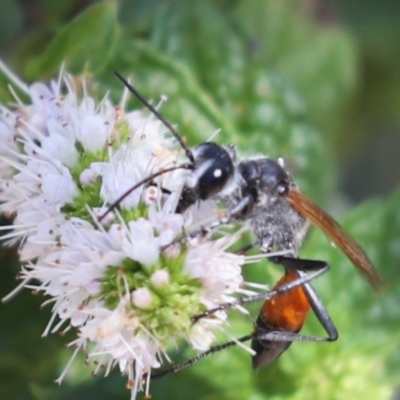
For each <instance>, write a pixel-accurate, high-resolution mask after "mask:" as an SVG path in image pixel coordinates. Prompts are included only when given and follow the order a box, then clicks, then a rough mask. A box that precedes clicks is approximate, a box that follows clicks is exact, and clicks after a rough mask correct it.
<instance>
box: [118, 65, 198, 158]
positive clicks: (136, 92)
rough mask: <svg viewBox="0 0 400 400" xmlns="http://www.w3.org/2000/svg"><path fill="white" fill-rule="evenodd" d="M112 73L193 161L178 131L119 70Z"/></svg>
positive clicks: (191, 154) (190, 152)
mask: <svg viewBox="0 0 400 400" xmlns="http://www.w3.org/2000/svg"><path fill="white" fill-rule="evenodd" d="M114 74H115V75H116V76H117V77H118V78H119V79H120V80H121V82H122V83H123V84H124V85H125V87H126V88H127V89H128V90H129V91H130V92H131V93H132V94H133V95H134V96H135V97H136V98H137V99H138V100H139V101H140V102H141V103H142V104H143V105H145V106H146V107H147V108H148V109H149V110H150V111H151V112H152V113H153V114H154V115H155V116H156V117H157V118H158V119H159V120H160V121H161V122H162V123H163V124H164V125H165V126H166V127H167V128H168V129H169V131H170V132H171V133H172V134H173V135H174V137H175V139H176V140H177V141H178V142H179V144H180V145H181V147H182V148H183V150H185V153H186V156H187V158H188V159H189V160H190V162H192V163H194V157H193V153H192V151H191V150H190V149H189V147H187V146H186V143H185V142H184V141H183V139H182V136H181V135H180V133H179V132H178V131H177V130H176V129H175V128H174V127H173V126H172V125H171V124H170V123H169V122H168V121H167V119H166V118H164V117H163V116H162V115H161V113H160V112H159V111H157V110H156V109H155V108H154V107H153V106H152V105H151V104H150V103H149V102H148V101H147V100H146V99H145V98H144V97H143V96H142V95H141V94H140V93H139V92H138V91H137V90H136V89H135V88H134V87H133V86H132V85H131V84H130V83H129V82H128V81H127V80H126V79H125V78H124V77H123V76H122V75H121V74H120V73H119V72H117V71H114Z"/></svg>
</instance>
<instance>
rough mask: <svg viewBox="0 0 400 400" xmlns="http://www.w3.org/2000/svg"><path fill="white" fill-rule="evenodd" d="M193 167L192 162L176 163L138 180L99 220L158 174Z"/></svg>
mask: <svg viewBox="0 0 400 400" xmlns="http://www.w3.org/2000/svg"><path fill="white" fill-rule="evenodd" d="M192 168H193V166H192V165H191V164H182V165H175V166H174V167H170V168H164V169H161V170H160V171H157V172H155V173H154V174H151V175H150V176H148V177H147V178H145V179H142V180H141V181H140V182H138V183H137V184H136V185H134V186H132V187H131V188H130V189H128V190H127V191H126V192H125V193H124V194H122V195H121V196H120V197H118V199H117V200H115V201H114V203H112V204H111V205H110V206H109V207H108V209H107V211H106V212H105V213H104V214H103V215H101V216H100V217H99V218H98V220H99V222H101V221H102V220H103V219H104V218H105V217H106V216H107V215H108V214H109V213H110V212H111V211H112V210H114V209H115V208H116V207H118V205H119V204H121V202H122V201H123V200H124V199H126V198H127V197H128V196H129V195H130V194H131V193H132V192H133V191H134V190H136V189H137V188H139V187H140V186H142V185H144V184H146V183H148V182H151V181H152V180H153V179H154V178H157V176H160V175H163V174H166V173H167V172H171V171H175V170H177V169H192Z"/></svg>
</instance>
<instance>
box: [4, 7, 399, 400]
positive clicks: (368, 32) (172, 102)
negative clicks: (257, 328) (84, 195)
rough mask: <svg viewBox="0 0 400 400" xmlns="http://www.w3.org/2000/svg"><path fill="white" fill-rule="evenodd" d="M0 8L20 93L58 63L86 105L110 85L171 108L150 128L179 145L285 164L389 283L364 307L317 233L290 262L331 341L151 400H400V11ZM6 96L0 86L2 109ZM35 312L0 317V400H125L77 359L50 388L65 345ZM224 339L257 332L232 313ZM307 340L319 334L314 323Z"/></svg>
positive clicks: (242, 361)
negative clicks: (310, 291) (124, 81)
mask: <svg viewBox="0 0 400 400" xmlns="http://www.w3.org/2000/svg"><path fill="white" fill-rule="evenodd" d="M0 10H1V13H0V27H1V28H0V55H1V57H2V59H3V60H4V61H6V62H7V64H8V65H9V66H10V67H11V68H12V69H13V70H14V71H15V72H16V73H17V74H18V75H19V76H20V77H21V78H22V79H24V80H25V81H27V82H28V83H31V82H33V81H35V80H48V79H51V78H53V77H54V76H56V74H57V71H58V69H59V67H60V65H61V63H62V61H63V60H66V62H67V69H68V70H69V71H70V72H71V73H74V74H83V73H85V75H86V76H88V77H89V78H90V79H91V81H92V82H93V85H92V88H91V89H92V91H93V92H94V93H95V95H97V96H98V97H99V98H101V97H102V96H103V95H104V94H105V93H106V92H107V91H108V90H110V91H111V96H112V97H113V99H114V100H115V101H116V102H117V101H118V99H119V98H120V94H121V92H122V88H121V85H120V83H119V82H118V81H117V79H116V78H115V77H114V75H113V70H118V71H120V72H121V73H122V74H123V75H125V76H131V77H132V80H133V82H134V85H135V86H136V87H137V88H138V89H139V90H140V91H141V92H142V93H143V94H144V95H145V96H146V97H147V98H150V99H158V98H159V97H160V95H161V94H167V95H168V98H169V101H168V102H167V103H166V104H165V105H164V106H163V110H162V111H163V114H165V115H166V116H167V117H168V119H169V120H170V121H172V122H173V123H174V124H177V126H178V127H179V130H180V132H184V135H185V137H187V139H188V142H189V144H191V145H193V144H196V143H198V142H199V141H201V140H205V139H207V137H209V136H210V135H211V133H212V132H213V131H214V130H215V129H218V128H221V129H222V131H221V133H220V134H219V136H218V138H217V140H218V141H219V142H220V143H230V142H233V143H235V144H237V145H238V147H239V151H240V154H241V155H243V156H246V155H252V154H260V153H262V154H267V155H269V156H271V157H278V156H283V157H285V158H286V159H287V161H288V163H289V166H290V168H291V170H292V171H293V174H294V175H295V177H296V180H297V181H298V183H299V185H300V186H301V188H302V189H303V190H304V191H305V192H306V193H307V194H308V195H309V196H310V197H312V198H313V199H315V200H316V201H317V202H319V203H320V204H321V205H322V206H323V207H324V208H325V209H327V210H328V211H329V212H331V213H332V214H333V215H335V216H336V217H337V218H338V219H340V221H341V222H343V224H344V225H345V227H346V229H348V231H349V232H350V233H351V234H352V235H354V236H355V237H356V238H357V240H359V241H360V243H361V244H362V245H363V247H365V249H366V251H367V253H368V254H369V255H370V256H371V258H372V260H373V261H374V263H375V264H376V265H377V267H378V269H379V270H380V271H381V272H382V275H384V277H385V278H386V280H387V287H386V289H385V292H384V294H383V295H382V296H381V297H379V298H378V297H376V296H375V295H374V294H373V293H372V291H371V290H370V288H369V287H368V286H367V285H366V284H365V283H364V282H363V281H362V279H361V278H360V277H359V276H358V275H357V274H356V273H355V272H354V270H353V268H352V267H351V265H350V263H349V262H348V261H347V260H346V259H345V258H344V257H343V256H342V255H341V254H340V253H339V252H338V251H337V250H336V249H334V248H333V247H332V246H330V245H329V243H328V241H327V240H326V238H325V237H324V236H323V235H322V234H321V233H320V232H317V231H316V230H315V232H312V235H311V237H310V240H309V241H308V243H307V245H306V246H305V248H304V252H303V253H302V255H303V256H304V257H309V258H314V259H321V260H326V261H328V262H329V263H330V264H331V266H332V270H331V271H330V272H329V274H327V275H326V276H324V277H323V278H321V280H320V281H318V282H316V283H315V286H316V288H317V290H318V291H319V293H320V295H321V297H322V298H323V300H324V302H325V305H326V307H327V309H328V310H329V312H330V313H331V316H332V318H333V320H334V321H335V323H336V324H337V327H338V330H339V332H340V339H339V341H338V342H337V343H334V344H309V343H308V344H307V343H297V344H294V345H293V346H292V347H291V348H290V349H289V350H288V351H287V353H285V354H284V355H283V356H282V358H281V359H280V360H279V361H278V362H277V363H275V364H274V365H272V366H270V367H268V368H266V369H264V370H262V371H260V372H258V373H255V372H254V371H252V370H251V366H250V357H249V355H248V354H247V353H245V352H244V351H243V350H241V349H231V350H227V351H224V352H221V353H220V354H217V355H215V356H213V357H210V358H209V359H208V360H204V361H202V362H201V363H198V364H196V366H193V367H191V368H189V369H188V370H187V371H182V372H180V373H179V374H175V375H171V376H168V377H165V378H164V379H162V380H160V381H154V382H153V384H152V390H151V393H152V395H153V398H154V399H155V400H157V399H164V398H175V399H187V397H188V396H191V397H192V398H193V399H202V398H207V399H214V398H215V399H243V398H246V399H262V398H268V399H274V400H275V399H310V400H312V399H328V400H329V399H349V398H352V399H374V400H375V399H400V396H399V395H398V394H397V393H398V387H399V384H400V346H399V345H400V329H399V324H400V322H399V321H400V307H399V301H400V289H399V285H398V283H399V276H400V271H399V265H400V204H399V201H400V191H399V190H398V187H399V178H400V157H399V155H398V153H399V149H400V113H399V109H400V2H398V1H396V0H380V1H379V0H352V1H351V2H350V1H346V0H335V1H334V0H331V1H328V0H296V1H295V0H280V1H276V0H275V1H274V0H241V1H240V0H230V1H228V0H219V1H217V0H214V1H212V0H203V1H201V2H196V3H194V2H188V1H184V0H182V1H179V0H176V1H169V0H131V1H129V0H125V1H122V0H121V1H119V2H117V1H97V2H96V1H89V0H86V1H85V0H58V1H57V2H54V1H50V0H29V1H26V0H20V1H15V0H0ZM7 83H8V82H7V79H6V78H5V77H4V76H0V99H1V101H2V103H3V104H7V102H8V101H10V100H11V97H10V94H9V92H8V89H7ZM131 105H132V107H139V104H138V103H135V102H134V101H133V100H132V103H131ZM0 257H1V267H2V270H3V278H2V279H1V280H0V296H1V297H3V296H5V295H6V294H7V293H8V292H10V291H11V290H12V289H13V288H14V287H15V285H16V283H17V281H15V276H16V274H17V273H18V264H17V260H16V259H15V250H13V249H3V251H2V253H1V254H0ZM265 265H266V263H263V264H261V265H259V266H256V267H255V268H253V269H252V270H251V271H249V272H248V279H252V280H255V281H259V282H266V281H267V282H271V284H273V282H274V280H276V278H277V277H278V276H279V274H280V271H279V270H277V269H273V268H272V267H271V268H268V269H267V268H266V267H265ZM43 301H44V299H43V298H40V296H33V295H32V294H31V293H29V292H27V291H25V292H22V293H20V294H19V295H18V296H17V297H15V298H14V299H12V300H11V301H9V302H7V303H5V304H0V321H1V322H0V324H1V327H2V329H1V332H0V338H1V339H0V398H3V399H12V400H14V399H50V398H51V399H53V398H57V399H70V398H73V396H75V397H76V396H78V398H87V399H91V398H96V399H103V398H104V399H106V398H107V399H109V398H113V399H127V398H129V392H128V391H127V390H126V389H125V388H124V385H125V380H124V378H121V377H120V376H119V374H118V372H117V371H115V372H114V373H113V374H112V376H111V377H108V378H105V379H103V378H101V377H98V378H93V377H91V375H90V372H91V368H90V366H89V367H85V366H84V358H83V356H82V357H81V358H80V359H78V360H76V361H75V362H74V364H73V367H72V368H71V371H70V374H69V375H68V377H67V379H66V380H65V382H64V383H63V385H62V386H61V387H58V386H56V385H55V384H54V383H53V381H54V380H55V379H56V378H57V377H58V375H59V373H60V372H61V371H62V369H63V366H64V365H65V364H66V363H67V361H68V359H69V357H70V356H71V354H72V350H71V349H66V348H65V344H66V343H68V342H69V341H71V340H72V338H73V337H74V336H73V333H72V332H71V335H70V336H69V337H59V336H58V335H52V336H50V337H47V338H44V339H43V338H40V336H41V333H42V332H43V330H44V327H45V326H46V323H47V321H48V319H49V316H50V310H49V309H48V308H44V309H43V310H41V309H40V304H41V303H42V302H43ZM258 307H259V305H255V306H254V308H253V320H254V318H255V315H256V314H257V311H258ZM232 324H233V329H234V332H236V331H237V332H238V334H240V333H242V334H244V333H249V332H250V331H251V329H252V319H251V318H244V317H243V316H238V315H233V316H232ZM304 332H305V333H313V334H323V332H321V328H320V327H319V326H318V322H317V321H316V320H315V318H312V317H311V318H310V321H309V322H308V324H307V327H306V329H305V331H304ZM189 355H190V353H187V354H186V353H185V352H182V354H179V355H177V356H176V359H177V360H179V359H185V357H187V356H189ZM139 398H141V396H139Z"/></svg>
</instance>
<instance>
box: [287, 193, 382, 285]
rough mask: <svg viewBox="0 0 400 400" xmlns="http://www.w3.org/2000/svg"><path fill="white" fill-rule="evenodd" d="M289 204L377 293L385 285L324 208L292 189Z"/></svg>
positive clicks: (355, 244) (359, 247)
mask: <svg viewBox="0 0 400 400" xmlns="http://www.w3.org/2000/svg"><path fill="white" fill-rule="evenodd" d="M287 201H288V202H289V204H290V205H291V206H292V207H293V208H294V209H295V210H296V211H297V212H298V213H299V214H301V215H303V216H304V217H305V218H307V219H309V220H310V221H311V222H312V223H313V224H314V225H316V226H318V227H319V228H320V229H321V230H322V231H323V232H324V233H325V234H326V235H327V236H328V237H329V238H330V239H331V240H332V241H333V242H334V243H335V244H336V245H337V246H339V247H340V248H341V249H342V250H343V252H344V253H345V254H346V255H347V257H348V258H349V259H350V261H351V262H352V263H353V264H354V265H355V266H356V267H357V268H358V269H359V271H360V272H361V273H362V274H363V275H364V276H365V277H366V279H367V280H368V282H369V283H370V284H371V286H372V287H373V288H374V290H375V291H377V292H378V291H379V289H380V288H381V286H382V285H383V279H382V277H381V276H380V274H379V272H378V271H377V270H376V268H375V267H374V265H373V264H372V262H371V260H370V259H369V258H368V256H367V255H366V253H365V251H364V250H363V249H362V247H361V246H360V245H359V244H358V243H357V242H356V241H355V240H354V239H353V238H352V237H351V236H350V235H349V234H348V233H347V232H346V231H345V230H344V229H343V228H342V227H341V226H340V225H339V224H338V223H337V222H336V221H335V220H334V219H333V218H332V217H331V216H330V215H329V214H328V213H327V212H325V211H324V210H323V209H322V208H320V207H318V206H317V205H316V204H315V203H314V202H313V201H311V200H310V199H309V198H308V197H307V196H305V195H304V194H303V193H302V192H300V191H299V190H298V189H297V188H292V189H291V190H290V191H289V193H288V195H287Z"/></svg>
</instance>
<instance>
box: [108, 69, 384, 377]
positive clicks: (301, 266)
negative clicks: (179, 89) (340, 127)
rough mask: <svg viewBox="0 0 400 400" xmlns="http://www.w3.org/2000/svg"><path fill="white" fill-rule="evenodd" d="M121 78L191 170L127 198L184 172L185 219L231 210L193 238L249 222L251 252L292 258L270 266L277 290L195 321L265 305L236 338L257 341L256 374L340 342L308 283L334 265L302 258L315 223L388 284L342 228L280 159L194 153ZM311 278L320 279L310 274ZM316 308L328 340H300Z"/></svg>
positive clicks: (225, 151) (226, 150) (377, 281)
mask: <svg viewBox="0 0 400 400" xmlns="http://www.w3.org/2000/svg"><path fill="white" fill-rule="evenodd" d="M116 75H117V76H118V78H119V79H120V80H121V81H122V82H123V83H124V85H125V86H126V87H127V88H128V90H129V91H130V92H131V93H132V94H134V95H135V96H136V97H137V98H138V99H139V100H140V101H141V102H142V104H144V105H145V106H146V107H147V108H148V109H149V110H150V111H151V112H152V113H153V114H154V115H155V116H156V117H157V118H158V119H159V120H160V121H161V122H163V123H164V125H165V126H166V127H167V128H168V129H169V131H170V132H171V133H172V135H173V136H174V137H175V138H176V140H177V141H178V143H179V144H180V146H181V147H182V149H183V150H184V152H185V154H186V156H187V158H188V163H186V164H182V165H181V166H175V167H172V168H167V169H165V170H162V171H158V172H156V173H155V174H153V175H152V176H150V177H148V178H147V179H146V180H143V181H142V182H139V183H138V184H137V185H135V186H134V187H133V188H131V189H130V190H129V191H128V192H127V193H125V194H124V195H123V197H125V196H127V195H128V194H129V193H131V192H132V191H133V190H135V189H136V188H137V187H139V186H141V185H143V184H146V183H149V182H150V181H151V180H152V179H154V178H155V177H157V176H159V175H161V174H164V173H166V172H168V171H170V170H173V169H177V168H183V169H186V170H187V177H186V181H185V184H184V186H183V189H182V193H181V196H180V199H179V202H178V205H177V208H176V212H177V213H183V212H185V211H186V210H187V209H188V208H189V207H190V206H192V205H194V204H195V203H197V202H198V201H201V200H207V199H215V200H218V201H220V202H221V203H222V204H224V205H226V208H227V211H226V213H225V215H224V216H223V217H222V218H220V219H219V220H217V221H215V222H214V223H211V224H209V225H208V226H206V227H203V228H202V229H201V230H199V231H197V232H192V233H189V235H193V236H195V235H200V234H204V232H210V231H212V230H214V229H216V228H218V227H220V226H222V225H225V224H229V223H231V222H237V221H239V222H240V221H245V222H248V223H249V224H250V226H251V228H252V232H253V233H254V236H255V237H256V241H255V243H253V244H251V246H250V247H252V246H255V245H257V246H259V247H260V250H261V252H262V253H265V254H266V257H268V256H267V254H268V253H269V252H270V251H273V250H275V251H280V250H285V251H286V252H287V256H279V257H276V256H275V257H272V258H270V260H271V261H272V262H274V263H277V264H280V265H282V266H283V267H284V271H285V272H284V275H283V277H282V278H281V279H280V280H279V281H278V283H277V284H276V285H275V287H274V289H273V290H272V291H270V292H267V293H263V294H258V295H254V296H248V297H246V298H242V299H239V300H237V301H236V302H231V303H226V304H223V305H220V306H219V307H217V308H215V309H210V310H207V311H206V312H205V313H203V314H201V315H197V316H193V318H192V320H193V322H194V323H195V322H196V321H197V320H198V319H200V318H203V317H206V316H210V315H211V314H213V313H214V312H216V311H218V310H222V309H226V308H230V307H233V306H236V305H238V304H245V303H248V302H252V301H256V300H261V299H263V300H264V303H263V305H262V308H261V311H260V314H259V316H258V318H257V321H256V323H255V328H254V332H253V333H252V334H250V335H247V336H245V337H243V338H240V339H238V341H246V340H251V341H252V343H251V347H252V349H253V350H254V355H253V367H254V368H256V369H258V368H261V367H263V366H265V365H268V364H269V363H271V362H272V361H274V360H276V359H277V358H278V357H279V356H280V355H281V354H282V353H283V352H284V351H285V350H286V349H287V348H288V347H289V345H290V344H291V343H292V342H294V341H333V340H336V339H337V337H338V333H337V330H336V328H335V326H334V324H333V322H332V321H331V319H330V317H329V315H328V313H327V311H326V310H325V308H324V306H323V303H322V301H321V300H320V299H319V297H318V295H317V293H316V291H315V289H314V288H313V287H312V285H311V283H310V281H311V280H312V279H314V278H315V277H316V276H318V275H321V274H322V273H324V272H326V271H327V270H328V269H329V265H328V264H327V263H326V262H324V261H318V260H305V259H302V258H299V250H300V248H301V245H302V243H303V241H304V238H305V235H306V232H307V229H308V226H309V222H311V223H312V224H314V225H315V226H317V227H318V228H320V229H321V230H322V231H323V232H324V233H325V235H326V236H327V237H328V238H329V239H330V240H331V241H332V242H333V243H334V244H336V245H337V246H338V247H339V248H340V249H341V250H342V251H343V253H344V254H345V255H346V256H347V258H348V259H349V260H350V261H351V262H352V264H353V265H354V266H355V267H356V268H357V270H358V271H360V272H361V274H362V275H363V276H364V278H366V280H367V281H368V282H369V284H370V285H371V286H372V287H373V289H374V290H375V291H379V290H380V288H381V287H382V285H383V279H382V277H381V276H380V274H379V272H378V271H377V270H376V268H375V267H374V265H373V264H372V262H371V260H370V259H369V257H368V256H367V254H366V253H365V251H364V250H363V249H362V247H361V246H360V245H359V244H358V243H357V242H356V240H355V239H353V238H352V237H351V236H350V235H349V234H348V233H347V232H346V231H345V230H344V229H343V228H342V227H341V226H340V225H339V223H338V222H336V221H335V220H334V219H333V218H332V217H331V216H330V215H329V214H328V213H327V212H325V211H324V210H323V209H322V208H320V207H319V206H318V205H317V204H315V203H314V202H313V201H312V200H311V199H309V198H308V197H307V196H306V195H305V194H304V193H303V192H302V191H301V190H300V188H299V187H298V185H297V184H296V183H295V181H294V180H293V178H292V177H291V176H290V175H289V173H288V172H287V171H286V169H285V165H284V162H283V159H277V160H274V159H271V158H269V157H264V156H262V157H258V158H249V159H243V160H239V161H238V160H237V159H236V150H235V147H234V146H233V145H229V146H221V145H219V144H217V143H213V142H205V143H202V144H200V145H198V146H197V147H195V148H194V149H193V150H191V149H189V147H188V146H187V145H186V143H185V142H184V140H183V138H182V136H181V135H180V134H179V133H178V131H177V130H176V129H175V128H174V127H173V126H172V125H171V124H170V123H169V122H168V121H167V120H166V119H165V118H164V117H163V116H162V115H161V113H160V112H159V111H157V110H156V109H155V108H154V107H153V106H152V105H151V104H150V103H149V102H147V100H146V99H145V98H144V97H143V96H142V95H141V94H140V93H139V92H138V91H137V90H136V89H135V88H133V87H132V86H131V85H130V84H129V82H128V81H127V80H126V79H124V78H123V77H122V76H121V75H120V74H119V73H117V72H116ZM123 197H121V198H120V199H118V200H117V201H116V202H115V203H114V204H112V205H111V206H110V208H109V210H108V211H107V212H109V211H110V210H112V209H113V208H114V207H116V206H117V205H118V204H119V203H120V202H121V200H122V198H123ZM103 217H104V216H103ZM309 271H316V272H314V273H313V274H307V272H309ZM310 308H311V309H312V310H313V311H314V313H315V314H316V316H317V318H318V319H319V321H320V322H321V325H322V326H323V328H324V329H325V331H326V332H327V334H328V337H327V338H320V337H314V336H304V335H300V334H299V333H298V332H299V331H300V329H301V328H302V326H303V325H304V322H305V320H306V317H307V314H308V311H309V309H310ZM234 344H237V341H232V342H228V343H225V344H223V345H220V346H215V347H212V348H210V349H209V350H208V351H207V352H205V353H202V354H200V355H198V356H197V357H194V358H193V359H192V360H189V361H188V362H187V363H183V364H180V365H177V366H176V367H175V369H174V368H173V370H174V371H176V370H179V369H181V367H180V366H182V365H183V366H182V368H183V367H184V366H186V365H190V364H191V363H193V362H195V361H197V360H198V359H201V358H203V357H205V356H206V355H208V354H212V353H215V352H216V351H218V350H221V349H222V348H226V347H230V346H232V345H234ZM167 372H168V371H167ZM160 375H165V373H161V374H160Z"/></svg>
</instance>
